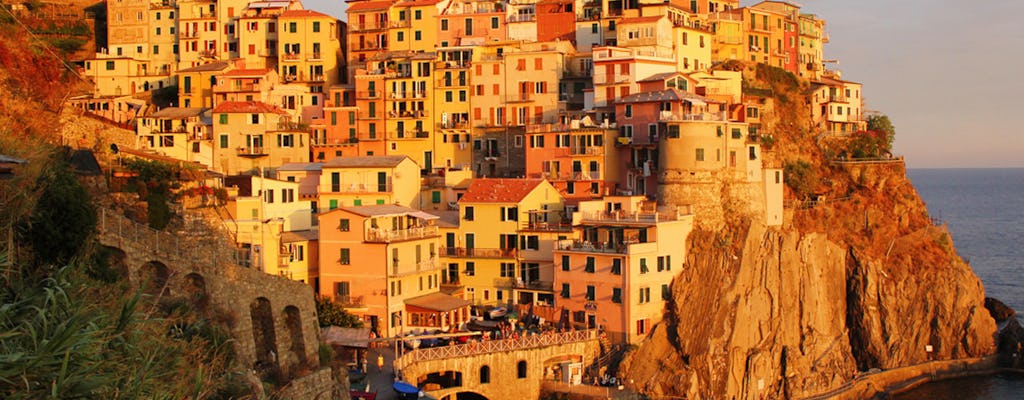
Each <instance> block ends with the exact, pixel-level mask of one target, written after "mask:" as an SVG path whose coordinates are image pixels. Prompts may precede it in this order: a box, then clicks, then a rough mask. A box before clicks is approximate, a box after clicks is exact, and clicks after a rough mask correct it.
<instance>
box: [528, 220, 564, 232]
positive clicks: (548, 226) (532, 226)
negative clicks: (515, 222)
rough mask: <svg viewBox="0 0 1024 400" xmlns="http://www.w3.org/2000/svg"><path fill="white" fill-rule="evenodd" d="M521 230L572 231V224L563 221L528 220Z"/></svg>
mask: <svg viewBox="0 0 1024 400" xmlns="http://www.w3.org/2000/svg"><path fill="white" fill-rule="evenodd" d="M523 230H527V231H543V232H572V224H571V223H569V222H568V221H565V222H540V221H535V222H530V223H529V224H527V225H526V228H523Z"/></svg>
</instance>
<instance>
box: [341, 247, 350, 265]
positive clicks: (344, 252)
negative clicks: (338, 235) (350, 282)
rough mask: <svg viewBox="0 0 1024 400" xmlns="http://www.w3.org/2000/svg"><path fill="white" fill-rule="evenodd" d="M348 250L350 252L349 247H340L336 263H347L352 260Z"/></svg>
mask: <svg viewBox="0 0 1024 400" xmlns="http://www.w3.org/2000/svg"><path fill="white" fill-rule="evenodd" d="M349 252H350V250H349V249H341V258H340V259H338V263H339V264H341V265H349V264H350V263H351V262H352V260H351V258H350V257H351V255H350V254H349Z"/></svg>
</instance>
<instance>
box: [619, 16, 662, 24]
mask: <svg viewBox="0 0 1024 400" xmlns="http://www.w3.org/2000/svg"><path fill="white" fill-rule="evenodd" d="M662 18H663V16H661V15H657V16H653V17H633V18H623V19H622V21H619V25H626V24H645V23H648V22H658V20H660V19H662Z"/></svg>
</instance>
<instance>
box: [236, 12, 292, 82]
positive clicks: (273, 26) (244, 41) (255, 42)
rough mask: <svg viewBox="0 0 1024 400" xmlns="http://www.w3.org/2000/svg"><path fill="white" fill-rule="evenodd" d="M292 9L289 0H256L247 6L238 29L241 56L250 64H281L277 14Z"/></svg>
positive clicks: (266, 66)
mask: <svg viewBox="0 0 1024 400" xmlns="http://www.w3.org/2000/svg"><path fill="white" fill-rule="evenodd" d="M287 9H288V3H287V2H280V1H279V2H253V3H250V4H249V6H248V7H246V9H245V11H244V12H243V13H242V15H241V16H239V17H238V23H237V26H236V27H235V31H236V32H237V33H238V57H239V58H241V59H242V60H244V61H245V65H246V66H248V67H249V68H273V69H276V68H277V63H278V58H277V49H278V32H279V31H280V30H281V27H280V23H279V22H278V20H277V18H278V16H280V15H281V13H283V12H285V11H286V10H287Z"/></svg>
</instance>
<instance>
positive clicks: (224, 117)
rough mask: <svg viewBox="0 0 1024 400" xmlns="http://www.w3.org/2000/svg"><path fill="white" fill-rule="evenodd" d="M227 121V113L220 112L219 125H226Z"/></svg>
mask: <svg viewBox="0 0 1024 400" xmlns="http://www.w3.org/2000/svg"><path fill="white" fill-rule="evenodd" d="M227 123H228V115H227V114H221V115H220V124H221V125H226V124H227Z"/></svg>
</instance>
